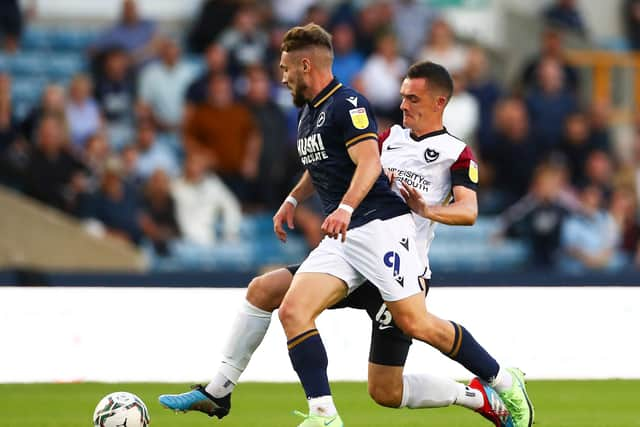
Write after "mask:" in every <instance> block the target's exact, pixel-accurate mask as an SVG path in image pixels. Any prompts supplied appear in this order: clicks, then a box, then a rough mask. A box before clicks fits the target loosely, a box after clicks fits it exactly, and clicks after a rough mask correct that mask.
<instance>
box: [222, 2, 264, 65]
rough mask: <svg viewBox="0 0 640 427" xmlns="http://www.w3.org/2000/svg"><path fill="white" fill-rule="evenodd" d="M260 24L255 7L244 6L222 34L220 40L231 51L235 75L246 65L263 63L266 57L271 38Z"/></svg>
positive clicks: (230, 55) (230, 63)
mask: <svg viewBox="0 0 640 427" xmlns="http://www.w3.org/2000/svg"><path fill="white" fill-rule="evenodd" d="M258 24H259V22H258V15H257V12H256V10H255V7H254V6H248V5H247V6H242V7H241V8H240V9H238V11H237V12H236V14H235V16H234V18H233V26H232V27H230V28H228V29H226V30H225V31H224V32H223V33H222V34H220V38H219V39H218V41H219V43H220V44H221V45H222V46H223V47H224V48H225V49H226V50H227V51H228V52H229V66H230V68H231V74H232V75H234V76H235V75H238V74H240V72H241V70H242V69H243V68H244V67H246V66H248V65H252V64H261V63H263V62H264V61H265V59H266V53H267V45H268V43H269V39H268V37H267V34H266V33H265V32H264V31H262V29H261V28H260V26H259V25H258Z"/></svg>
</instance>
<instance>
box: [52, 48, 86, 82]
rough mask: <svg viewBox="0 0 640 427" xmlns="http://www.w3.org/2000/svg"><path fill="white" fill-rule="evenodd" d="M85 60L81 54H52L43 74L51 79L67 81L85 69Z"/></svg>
mask: <svg viewBox="0 0 640 427" xmlns="http://www.w3.org/2000/svg"><path fill="white" fill-rule="evenodd" d="M85 65H86V64H85V60H84V58H83V56H82V55H81V54H75V53H67V54H53V55H51V56H50V57H49V58H48V60H47V62H46V67H45V73H46V75H47V76H49V77H50V78H52V79H68V78H70V77H72V76H73V75H74V74H76V73H79V72H81V71H83V70H84V69H85Z"/></svg>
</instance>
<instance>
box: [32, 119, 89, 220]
mask: <svg viewBox="0 0 640 427" xmlns="http://www.w3.org/2000/svg"><path fill="white" fill-rule="evenodd" d="M35 141H36V143H35V148H34V150H33V153H32V154H31V159H30V161H29V166H28V167H27V171H28V173H27V174H26V177H25V184H24V189H25V192H26V193H27V194H28V195H29V196H31V197H34V198H36V199H38V200H40V201H41V202H44V203H46V204H48V205H51V206H53V207H55V208H58V209H60V210H64V211H66V212H74V211H75V210H76V207H77V206H76V203H77V200H78V196H79V195H80V194H81V193H83V192H84V191H85V190H86V188H87V181H86V174H85V171H84V168H83V166H82V164H81V163H80V161H78V160H77V159H76V158H74V157H73V156H72V155H71V154H69V150H68V149H67V144H68V141H67V140H66V132H65V124H64V122H62V120H61V118H60V116H57V115H44V116H43V117H42V118H41V120H40V121H39V124H38V127H37V129H36V131H35Z"/></svg>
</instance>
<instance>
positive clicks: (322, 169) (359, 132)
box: [298, 79, 409, 228]
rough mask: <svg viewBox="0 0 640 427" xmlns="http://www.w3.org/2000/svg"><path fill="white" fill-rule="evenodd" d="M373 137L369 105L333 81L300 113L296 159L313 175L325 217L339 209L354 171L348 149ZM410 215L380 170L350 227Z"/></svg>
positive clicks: (375, 132)
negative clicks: (375, 220) (297, 156)
mask: <svg viewBox="0 0 640 427" xmlns="http://www.w3.org/2000/svg"><path fill="white" fill-rule="evenodd" d="M377 138H378V135H377V126H376V122H375V118H374V115H373V111H372V109H371V106H370V105H369V101H367V99H366V98H365V97H364V96H362V95H361V94H359V93H358V92H356V91H355V90H353V89H351V88H349V87H346V86H343V85H342V83H340V82H339V81H338V80H336V79H333V81H332V82H331V83H329V84H328V85H327V86H326V87H325V88H324V89H323V90H322V91H320V93H319V94H318V95H317V96H316V97H315V98H314V99H313V100H312V101H310V102H309V103H307V104H306V105H305V106H304V107H303V108H302V110H301V111H300V118H299V122H298V154H299V155H300V161H301V162H302V165H303V166H304V167H305V169H306V170H308V171H309V174H310V175H311V179H312V181H313V185H314V187H315V189H316V191H317V192H318V195H319V196H320V199H321V200H322V207H323V210H324V214H325V215H329V214H330V213H331V212H333V211H334V210H336V209H337V208H338V205H339V204H340V201H341V200H342V197H343V196H344V194H345V193H346V192H347V189H348V188H349V184H350V183H351V179H352V177H353V173H354V172H355V169H356V165H355V164H354V163H353V161H352V160H351V158H350V157H349V153H348V152H347V150H348V148H349V147H352V146H354V145H355V144H358V143H359V142H362V141H365V140H367V139H377ZM408 212H409V208H408V207H407V205H406V204H405V203H404V200H402V199H401V198H400V196H398V195H397V194H396V193H394V192H393V191H392V190H391V188H390V186H389V181H388V180H387V177H386V176H385V175H384V173H383V171H382V169H380V176H378V179H377V180H376V182H375V183H374V184H373V187H372V188H371V191H369V193H368V194H367V195H366V196H365V198H364V199H363V200H362V202H361V203H360V205H359V206H358V207H357V208H356V209H355V211H354V212H353V215H352V216H351V223H350V225H349V228H354V227H358V226H361V225H363V224H366V223H367V222H369V221H372V220H374V219H387V218H392V217H394V216H398V215H402V214H405V213H408Z"/></svg>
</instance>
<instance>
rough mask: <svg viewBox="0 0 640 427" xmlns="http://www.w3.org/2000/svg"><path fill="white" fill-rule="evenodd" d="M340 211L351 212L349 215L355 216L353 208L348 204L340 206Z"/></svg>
mask: <svg viewBox="0 0 640 427" xmlns="http://www.w3.org/2000/svg"><path fill="white" fill-rule="evenodd" d="M338 209H342V210H343V211H347V212H349V214H353V208H352V207H351V206H349V205H348V204H346V203H340V204H339V205H338Z"/></svg>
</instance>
